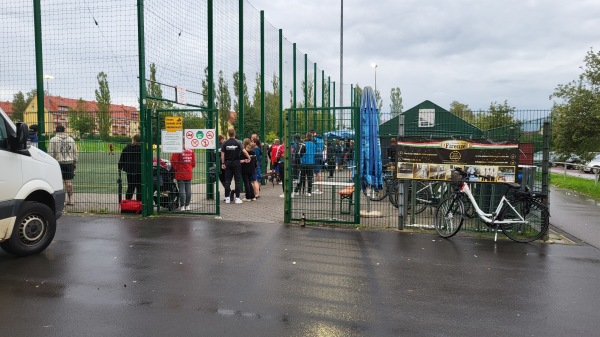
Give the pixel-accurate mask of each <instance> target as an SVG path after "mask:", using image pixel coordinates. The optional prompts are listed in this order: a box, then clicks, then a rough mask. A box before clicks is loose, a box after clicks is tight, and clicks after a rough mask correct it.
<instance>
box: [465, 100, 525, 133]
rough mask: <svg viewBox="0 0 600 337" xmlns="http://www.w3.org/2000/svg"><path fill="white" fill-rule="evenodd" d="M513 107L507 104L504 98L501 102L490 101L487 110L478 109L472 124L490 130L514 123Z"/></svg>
mask: <svg viewBox="0 0 600 337" xmlns="http://www.w3.org/2000/svg"><path fill="white" fill-rule="evenodd" d="M514 112H515V108H514V107H511V106H509V105H508V102H507V101H506V100H505V101H504V103H503V104H500V103H497V102H492V103H490V108H489V110H488V111H480V112H478V113H477V114H476V115H475V120H474V124H475V126H477V127H478V128H480V129H481V130H484V131H485V130H490V129H495V128H500V127H507V126H510V125H514V124H516V123H517V121H516V120H515V119H514V116H513V115H514Z"/></svg>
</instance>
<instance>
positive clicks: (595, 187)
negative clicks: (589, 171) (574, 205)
mask: <svg viewBox="0 0 600 337" xmlns="http://www.w3.org/2000/svg"><path fill="white" fill-rule="evenodd" d="M550 183H551V184H552V186H556V187H561V188H566V189H570V190H573V191H576V192H579V193H581V194H584V195H587V196H589V197H592V198H594V199H596V200H600V183H598V184H596V183H595V182H594V181H593V180H590V179H583V178H578V177H571V176H565V175H564V174H555V173H551V174H550Z"/></svg>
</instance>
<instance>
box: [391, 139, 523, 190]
mask: <svg viewBox="0 0 600 337" xmlns="http://www.w3.org/2000/svg"><path fill="white" fill-rule="evenodd" d="M397 144H398V145H397V149H396V156H397V165H398V167H397V171H396V172H397V174H396V175H397V178H398V179H426V180H451V178H452V170H453V169H454V168H456V167H461V168H462V169H463V170H464V171H465V172H467V173H469V174H470V178H469V179H470V180H472V181H481V182H499V181H502V182H514V181H515V174H516V169H517V165H518V160H519V144H518V143H507V142H501V143H494V142H491V141H489V140H485V139H474V140H455V139H441V138H440V139H435V138H427V139H419V138H417V139H415V138H400V139H399V140H398V143H397Z"/></svg>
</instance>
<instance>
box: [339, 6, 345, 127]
mask: <svg viewBox="0 0 600 337" xmlns="http://www.w3.org/2000/svg"><path fill="white" fill-rule="evenodd" d="M341 4H342V8H341V11H340V12H341V16H340V108H341V107H343V106H344V0H341ZM343 115H344V110H340V116H339V118H338V121H339V122H338V128H339V129H342V126H343V125H344V121H343V119H344V117H343Z"/></svg>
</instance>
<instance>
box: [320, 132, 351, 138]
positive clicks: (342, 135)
mask: <svg viewBox="0 0 600 337" xmlns="http://www.w3.org/2000/svg"><path fill="white" fill-rule="evenodd" d="M323 137H325V138H333V139H343V140H350V139H354V130H337V131H331V132H325V133H324V134H323Z"/></svg>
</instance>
